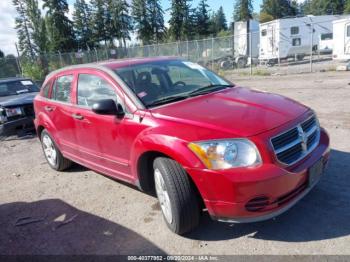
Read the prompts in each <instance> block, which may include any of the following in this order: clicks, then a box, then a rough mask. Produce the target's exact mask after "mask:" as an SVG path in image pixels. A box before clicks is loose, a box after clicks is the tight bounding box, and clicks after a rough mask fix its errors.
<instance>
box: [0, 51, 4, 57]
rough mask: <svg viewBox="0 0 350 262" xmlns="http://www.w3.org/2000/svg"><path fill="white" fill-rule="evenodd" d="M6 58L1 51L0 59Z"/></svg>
mask: <svg viewBox="0 0 350 262" xmlns="http://www.w3.org/2000/svg"><path fill="white" fill-rule="evenodd" d="M4 57H5V54H4V52H3V51H1V50H0V58H4Z"/></svg>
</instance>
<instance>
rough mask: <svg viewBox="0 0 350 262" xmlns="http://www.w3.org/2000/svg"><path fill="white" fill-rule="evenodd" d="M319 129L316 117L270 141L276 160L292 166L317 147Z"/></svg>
mask: <svg viewBox="0 0 350 262" xmlns="http://www.w3.org/2000/svg"><path fill="white" fill-rule="evenodd" d="M319 139H320V128H319V125H318V121H317V119H316V116H312V117H310V118H308V119H307V120H305V121H304V122H302V123H301V124H299V125H297V126H296V127H294V128H292V129H290V130H288V131H286V132H284V133H282V134H279V135H278V136H276V137H273V138H272V139H271V144H272V146H273V149H274V151H275V155H276V157H277V159H278V160H279V161H280V162H282V163H283V164H286V165H292V164H294V163H296V162H297V161H299V160H301V159H302V158H304V157H305V156H306V155H308V154H309V153H310V152H311V151H312V150H314V149H315V147H316V146H317V145H318V142H319Z"/></svg>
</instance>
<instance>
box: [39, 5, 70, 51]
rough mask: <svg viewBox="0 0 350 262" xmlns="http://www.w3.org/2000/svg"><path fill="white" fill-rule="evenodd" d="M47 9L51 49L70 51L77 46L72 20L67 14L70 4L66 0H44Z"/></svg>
mask: <svg viewBox="0 0 350 262" xmlns="http://www.w3.org/2000/svg"><path fill="white" fill-rule="evenodd" d="M43 2H44V5H43V7H44V8H46V9H47V13H46V22H47V24H46V26H47V31H48V35H49V42H50V51H53V52H57V51H61V52H68V51H72V50H73V49H74V48H75V39H74V31H73V25H72V21H70V20H69V18H68V17H67V16H66V14H67V13H68V11H69V9H68V4H67V1H66V0H43Z"/></svg>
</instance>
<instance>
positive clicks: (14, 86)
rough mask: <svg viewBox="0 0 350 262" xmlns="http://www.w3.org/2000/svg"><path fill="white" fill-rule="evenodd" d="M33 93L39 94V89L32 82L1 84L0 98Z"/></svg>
mask: <svg viewBox="0 0 350 262" xmlns="http://www.w3.org/2000/svg"><path fill="white" fill-rule="evenodd" d="M31 92H39V88H38V87H37V86H36V85H35V84H34V83H33V82H32V81H30V80H18V81H11V82H5V83H0V96H12V95H19V94H23V93H31Z"/></svg>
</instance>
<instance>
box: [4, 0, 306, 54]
mask: <svg viewBox="0 0 350 262" xmlns="http://www.w3.org/2000/svg"><path fill="white" fill-rule="evenodd" d="M130 1H131V0H130ZM302 1H303V0H298V2H302ZM74 2H75V0H68V3H69V7H70V16H71V13H72V11H73V4H74ZM198 2H199V0H193V2H192V4H193V6H197V4H198ZM207 2H208V5H209V7H210V9H211V10H214V11H216V10H217V9H218V8H219V7H220V6H221V5H222V6H223V8H224V11H225V14H226V17H227V20H228V21H231V19H232V13H233V3H234V0H224V1H218V0H207ZM261 2H262V0H255V1H253V3H254V11H255V12H258V11H259V10H260V5H261ZM162 5H163V8H164V10H167V9H169V7H170V0H162ZM39 6H40V7H41V6H42V0H39ZM0 14H1V15H0V49H1V50H2V51H3V52H5V54H15V53H16V49H15V42H17V34H16V30H15V29H14V27H15V17H16V16H17V13H16V10H15V8H14V7H13V4H12V0H0ZM165 20H166V22H167V21H168V20H169V11H166V13H165Z"/></svg>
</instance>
